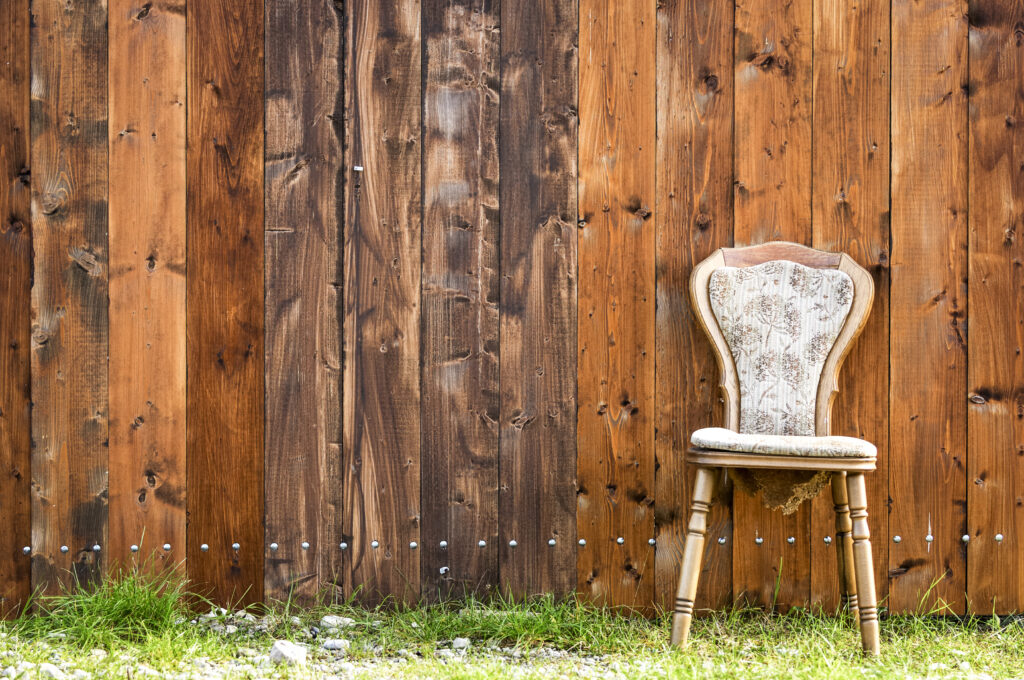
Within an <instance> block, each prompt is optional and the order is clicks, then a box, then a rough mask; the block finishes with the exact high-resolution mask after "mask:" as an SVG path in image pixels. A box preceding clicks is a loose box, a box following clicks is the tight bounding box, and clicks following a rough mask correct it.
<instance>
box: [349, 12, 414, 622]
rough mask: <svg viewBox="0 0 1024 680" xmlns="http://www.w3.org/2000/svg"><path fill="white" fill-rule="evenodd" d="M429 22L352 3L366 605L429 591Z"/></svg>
mask: <svg viewBox="0 0 1024 680" xmlns="http://www.w3.org/2000/svg"><path fill="white" fill-rule="evenodd" d="M420 19H421V17H420V3H419V0H400V1H399V2H396V3H392V4H391V5H390V6H389V7H384V6H381V5H380V4H379V3H377V2H373V1H372V0H355V1H354V2H353V3H352V5H351V21H352V40H351V41H350V45H351V53H350V54H351V56H350V59H352V66H351V68H350V69H349V71H348V74H349V78H350V82H349V83H348V85H347V89H350V90H351V96H352V107H351V109H350V111H349V116H350V125H351V128H350V132H349V134H350V140H349V142H348V145H349V148H350V149H351V153H350V156H349V158H350V159H351V162H352V165H353V167H355V166H358V167H360V168H362V170H359V171H355V170H354V171H353V172H352V174H350V175H349V185H348V186H349V187H350V188H349V189H348V190H347V192H346V201H347V207H346V211H347V214H346V219H345V246H344V248H345V251H344V253H345V255H344V257H345V298H344V299H345V318H344V324H345V325H344V352H343V356H344V367H343V372H344V376H343V378H344V379H343V413H344V435H343V436H344V454H343V455H344V458H343V460H344V466H343V468H344V472H345V484H344V492H343V493H344V512H343V522H344V525H343V526H344V534H345V537H346V538H347V539H348V540H347V542H348V543H349V546H350V547H349V549H348V550H347V551H346V554H347V556H346V559H347V560H348V561H349V562H348V564H349V567H348V570H349V572H350V573H349V575H348V576H347V577H346V579H347V580H348V582H349V583H351V587H352V588H353V589H361V591H360V597H361V599H362V600H364V601H366V602H374V601H378V600H380V599H381V598H382V597H384V596H388V595H391V596H394V597H395V598H397V599H398V600H405V601H411V602H415V601H417V600H418V599H419V594H420V551H419V550H415V549H412V548H411V547H410V543H412V542H417V543H418V542H419V541H420V313H419V310H420V239H421V228H420V227H421V222H422V212H421V210H422V203H421V201H422V195H421V188H422V181H421V167H420V163H421V157H422V148H421V144H422V139H421V137H420V135H421V125H420V123H421V94H422V92H421V82H420V79H421V75H422V74H421V71H420V67H421V44H420ZM374 541H376V542H377V543H378V547H376V548H374V547H372V542H374Z"/></svg>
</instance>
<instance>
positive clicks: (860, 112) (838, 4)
mask: <svg viewBox="0 0 1024 680" xmlns="http://www.w3.org/2000/svg"><path fill="white" fill-rule="evenodd" d="M813 185H814V195H813V202H814V203H813V222H814V247H815V248H820V249H822V250H828V251H831V252H846V253H848V254H850V255H851V256H852V257H853V258H854V259H855V260H857V262H858V263H859V264H861V265H862V266H864V267H866V268H867V269H868V271H870V272H871V273H872V276H873V277H874V281H875V301H874V306H873V307H872V309H871V315H870V316H869V317H868V323H867V326H866V327H865V328H864V330H863V332H862V334H861V336H860V338H859V339H858V340H856V342H855V343H854V345H853V349H852V350H851V353H850V355H849V356H848V357H847V359H846V364H845V365H844V366H843V368H842V372H841V374H840V385H839V395H838V397H837V398H836V401H835V404H834V406H833V408H832V433H833V434H839V435H848V436H851V437H860V438H862V439H867V440H868V441H870V442H872V443H874V444H875V446H876V447H877V448H878V469H877V470H876V471H875V472H871V473H868V474H867V475H865V476H866V478H867V487H868V523H869V525H870V527H871V537H872V549H873V553H874V559H875V572H876V574H875V584H876V590H877V595H878V598H879V599H882V598H884V597H885V594H886V586H887V584H888V578H887V576H886V573H887V564H888V560H887V558H888V550H889V543H888V541H887V540H886V536H887V535H888V529H889V525H888V522H889V512H888V495H889V474H888V452H889V446H888V442H889V268H888V266H889V2H887V0H866V1H862V2H855V1H853V0H828V1H827V2H820V3H818V4H817V5H815V9H814V182H813ZM835 533H836V530H835V511H834V508H833V504H832V495H831V493H828V491H825V492H823V493H822V494H821V495H820V496H818V497H817V498H816V499H814V501H813V504H812V508H811V544H810V545H811V602H812V605H813V606H820V607H823V608H824V609H825V610H826V611H829V612H831V611H835V609H836V607H837V606H838V605H839V578H838V567H837V565H836V546H837V544H836V543H835V541H834V537H835ZM825 536H832V537H833V542H832V543H831V544H826V543H825V542H824V538H825Z"/></svg>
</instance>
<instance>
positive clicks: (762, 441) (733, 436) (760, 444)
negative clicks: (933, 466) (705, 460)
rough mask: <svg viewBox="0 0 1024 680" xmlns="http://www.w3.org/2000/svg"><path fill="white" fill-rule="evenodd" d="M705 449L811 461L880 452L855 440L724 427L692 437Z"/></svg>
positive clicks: (710, 428) (872, 446)
mask: <svg viewBox="0 0 1024 680" xmlns="http://www.w3.org/2000/svg"><path fill="white" fill-rule="evenodd" d="M690 443H691V444H693V445H694V446H696V447H698V448H702V449H715V450H718V451H733V452H735V453H761V454H765V455H773V456H806V457H808V458H874V457H875V456H877V455H878V450H877V449H876V448H875V445H874V444H872V443H871V442H866V441H864V440H863V439H856V438H854V437H800V436H793V435H781V434H743V433H740V432H733V431H732V430H727V429H725V428H724V427H705V428H703V429H700V430H697V431H696V432H694V433H693V436H691V437H690Z"/></svg>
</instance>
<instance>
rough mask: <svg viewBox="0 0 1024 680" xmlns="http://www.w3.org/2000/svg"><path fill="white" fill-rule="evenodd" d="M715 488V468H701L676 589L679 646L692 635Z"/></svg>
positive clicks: (674, 634) (675, 620)
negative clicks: (694, 610)
mask: <svg viewBox="0 0 1024 680" xmlns="http://www.w3.org/2000/svg"><path fill="white" fill-rule="evenodd" d="M714 488H715V471H714V470H713V469H711V468H705V467H701V468H697V479H696V481H695V482H694V485H693V506H692V508H691V513H690V523H689V525H687V529H686V547H685V548H684V549H683V567H682V569H681V570H680V573H679V590H678V591H677V592H676V606H675V617H674V618H673V620H672V644H673V645H676V646H679V647H685V646H686V639H687V638H688V637H689V635H690V620H691V619H692V618H693V600H694V598H695V597H696V596H697V579H698V578H700V562H701V557H702V556H703V555H704V539H705V536H706V534H707V531H708V509H709V508H710V507H711V495H712V492H713V491H714Z"/></svg>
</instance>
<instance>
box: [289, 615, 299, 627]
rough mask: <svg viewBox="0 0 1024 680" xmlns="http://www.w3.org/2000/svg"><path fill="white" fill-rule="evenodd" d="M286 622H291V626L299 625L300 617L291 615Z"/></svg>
mask: <svg viewBox="0 0 1024 680" xmlns="http://www.w3.org/2000/svg"><path fill="white" fill-rule="evenodd" d="M288 623H290V624H292V625H293V626H301V625H302V619H300V618H299V617H298V616H293V617H292V618H290V619H288Z"/></svg>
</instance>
